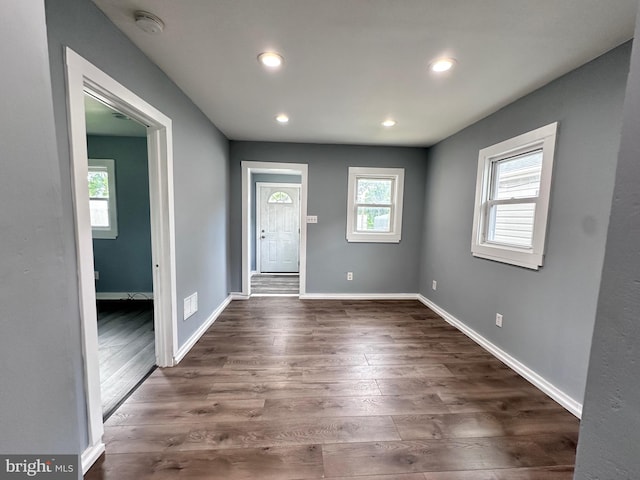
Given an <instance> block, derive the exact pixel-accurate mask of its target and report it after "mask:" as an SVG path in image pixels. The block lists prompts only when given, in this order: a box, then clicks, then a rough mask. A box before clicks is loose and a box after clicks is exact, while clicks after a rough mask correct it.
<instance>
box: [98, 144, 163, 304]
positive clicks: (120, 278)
mask: <svg viewBox="0 0 640 480" xmlns="http://www.w3.org/2000/svg"><path fill="white" fill-rule="evenodd" d="M87 148H88V152H89V158H112V159H113V160H115V171H116V200H117V212H118V238H116V239H101V238H98V239H94V240H93V257H94V269H95V270H97V271H98V272H100V278H99V280H97V281H96V291H97V292H129V293H131V292H152V291H153V278H152V271H153V270H152V264H151V224H150V217H149V168H148V155H147V139H146V138H139V137H111V136H102V135H89V136H87Z"/></svg>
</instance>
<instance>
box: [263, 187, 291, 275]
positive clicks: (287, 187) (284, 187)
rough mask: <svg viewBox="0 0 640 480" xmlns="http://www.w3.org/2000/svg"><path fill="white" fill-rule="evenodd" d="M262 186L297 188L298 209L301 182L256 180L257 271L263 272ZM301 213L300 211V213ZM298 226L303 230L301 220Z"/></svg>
mask: <svg viewBox="0 0 640 480" xmlns="http://www.w3.org/2000/svg"><path fill="white" fill-rule="evenodd" d="M262 187H275V188H295V189H296V190H298V210H300V196H301V195H300V184H299V183H272V182H256V202H255V205H256V225H255V229H256V272H257V273H262V269H261V268H260V255H261V250H262V248H261V244H260V237H261V235H260V233H261V232H260V231H259V226H260V225H261V220H262V213H261V209H262V198H261V197H260V193H259V190H260V188H262ZM298 215H299V213H298ZM298 228H299V229H300V232H302V226H301V225H300V222H298ZM297 273H298V275H300V234H298V272H297Z"/></svg>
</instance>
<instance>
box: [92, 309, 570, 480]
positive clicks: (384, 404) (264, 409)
mask: <svg viewBox="0 0 640 480" xmlns="http://www.w3.org/2000/svg"><path fill="white" fill-rule="evenodd" d="M577 436H578V420H577V419H576V418H575V417H573V416H572V415H571V414H570V413H568V412H566V411H565V410H564V409H563V408H562V407H560V406H559V405H558V404H556V403H555V402H554V401H553V400H551V399H550V398H548V397H547V396H546V395H544V394H543V393H542V392H540V391H539V390H537V389H536V388H535V387H533V386H532V385H531V384H529V383H528V382H527V381H525V380H524V379H522V378H521V377H519V376H518V375H517V374H515V373H514V372H513V371H512V370H510V369H509V368H507V367H506V366H504V365H503V364H502V363H501V362H499V361H498V360H496V359H495V358H493V357H492V356H491V355H490V354H488V353H487V352H485V351H484V350H482V348H480V347H479V346H477V345H476V344H475V343H473V342H472V341H471V340H469V339H468V338H467V337H465V336H464V335H462V334H461V333H459V332H458V331H457V330H455V329H454V328H453V327H451V326H449V325H448V324H447V323H445V322H444V321H443V320H442V319H441V318H439V317H438V316H437V315H436V314H434V313H433V312H431V311H430V310H429V309H427V308H426V307H424V306H423V305H422V304H420V303H418V302H414V301H359V302H351V301H317V300H315V301H301V300H298V299H296V298H282V297H268V298H266V297H263V298H252V299H250V300H247V301H234V302H232V303H231V304H230V305H229V307H227V309H226V310H225V311H224V312H223V314H222V315H221V316H220V317H219V318H218V320H217V321H216V322H215V323H214V324H213V326H212V327H211V328H210V329H209V331H208V332H207V333H206V334H205V335H204V336H203V337H202V339H201V340H200V341H199V342H198V343H197V344H196V345H195V347H194V348H193V349H192V351H191V352H190V353H189V354H188V355H187V357H186V358H185V359H184V360H183V361H182V362H181V364H180V365H179V366H177V367H174V368H171V369H158V370H156V371H155V372H154V373H153V374H152V375H151V376H150V377H149V378H148V379H147V380H146V381H145V382H144V383H143V384H142V385H141V387H140V388H139V389H138V390H137V391H136V392H134V393H133V395H132V396H131V397H130V398H129V399H128V400H127V401H126V402H125V403H124V404H123V405H122V406H121V407H120V408H119V409H118V410H117V411H116V412H115V413H114V414H113V416H112V417H111V418H110V419H109V420H108V421H107V423H106V425H105V442H106V454H105V455H104V456H103V457H102V458H101V459H100V460H98V462H97V463H96V464H95V465H94V467H93V468H92V469H91V470H90V471H89V472H88V474H87V476H86V477H85V478H87V479H90V480H96V479H109V480H111V479H118V480H129V479H131V480H134V479H135V480H138V479H169V478H171V479H174V478H177V479H225V480H244V479H261V480H262V479H266V480H270V479H273V480H311V479H320V478H327V479H333V480H534V479H535V480H570V479H572V477H573V465H574V459H575V448H576V442H577Z"/></svg>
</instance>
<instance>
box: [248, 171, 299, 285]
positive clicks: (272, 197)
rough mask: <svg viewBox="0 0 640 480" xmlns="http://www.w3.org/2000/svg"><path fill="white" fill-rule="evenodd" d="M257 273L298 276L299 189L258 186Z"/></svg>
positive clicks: (281, 186)
mask: <svg viewBox="0 0 640 480" xmlns="http://www.w3.org/2000/svg"><path fill="white" fill-rule="evenodd" d="M257 187H258V188H257V190H258V192H257V198H258V208H257V211H258V215H257V219H256V220H257V221H256V226H257V228H256V230H257V234H258V235H257V237H258V239H257V241H258V244H257V250H258V251H259V253H258V255H259V271H260V272H262V273H271V272H273V273H277V272H283V273H284V272H287V273H297V272H298V250H299V245H300V186H299V185H295V184H280V185H276V184H261V183H258V184H257Z"/></svg>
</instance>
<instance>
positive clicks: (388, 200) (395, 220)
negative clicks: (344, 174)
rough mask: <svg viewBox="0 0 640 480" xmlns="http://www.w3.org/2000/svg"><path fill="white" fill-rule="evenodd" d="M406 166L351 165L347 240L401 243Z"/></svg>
mask: <svg viewBox="0 0 640 480" xmlns="http://www.w3.org/2000/svg"><path fill="white" fill-rule="evenodd" d="M403 189H404V169H403V168H366V167H349V189H348V195H349V197H348V198H349V200H348V202H347V203H348V204H347V241H348V242H376V243H378V242H382V243H399V242H400V238H401V234H402V196H403Z"/></svg>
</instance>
